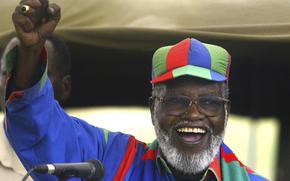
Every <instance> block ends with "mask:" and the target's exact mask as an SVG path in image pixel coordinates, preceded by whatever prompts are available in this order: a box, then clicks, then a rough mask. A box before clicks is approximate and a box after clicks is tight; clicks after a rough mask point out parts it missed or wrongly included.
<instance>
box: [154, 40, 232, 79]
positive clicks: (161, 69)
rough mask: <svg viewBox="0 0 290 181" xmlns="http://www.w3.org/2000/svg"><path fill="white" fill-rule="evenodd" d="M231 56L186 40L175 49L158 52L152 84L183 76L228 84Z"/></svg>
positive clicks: (155, 58)
mask: <svg viewBox="0 0 290 181" xmlns="http://www.w3.org/2000/svg"><path fill="white" fill-rule="evenodd" d="M230 64H231V56H230V54H229V53H228V52H227V51H226V50H225V49H224V48H222V47H220V46H217V45H211V44H206V43H202V42H200V41H198V40H196V39H193V38H191V39H190V38H187V39H185V40H183V41H181V42H179V43H177V44H175V45H173V46H165V47H161V48H159V49H158V50H156V51H155V53H154V55H153V60H152V81H151V83H153V84H155V83H160V82H164V81H167V80H170V79H174V78H177V77H180V76H185V75H189V76H195V77H199V78H203V79H207V80H212V81H216V82H222V81H227V80H228V78H229V69H230Z"/></svg>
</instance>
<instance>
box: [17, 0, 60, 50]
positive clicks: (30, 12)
mask: <svg viewBox="0 0 290 181" xmlns="http://www.w3.org/2000/svg"><path fill="white" fill-rule="evenodd" d="M12 20H13V23H14V26H15V30H16V33H17V37H18V38H19V40H20V43H21V46H23V47H26V48H32V47H35V46H36V47H43V45H44V42H45V40H46V38H47V37H48V36H49V35H50V34H51V33H52V32H53V31H54V29H55V27H56V25H57V23H58V22H59V20H60V7H59V6H58V5H56V4H49V2H48V1H47V0H22V1H21V2H20V3H19V5H18V6H17V7H16V8H15V11H14V13H13V15H12Z"/></svg>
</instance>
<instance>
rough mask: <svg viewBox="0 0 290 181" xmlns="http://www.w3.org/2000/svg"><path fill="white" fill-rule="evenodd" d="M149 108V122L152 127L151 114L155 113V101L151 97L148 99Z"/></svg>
mask: <svg viewBox="0 0 290 181" xmlns="http://www.w3.org/2000/svg"><path fill="white" fill-rule="evenodd" d="M149 108H150V113H151V121H152V124H153V125H154V121H153V114H154V113H155V111H154V110H155V100H154V98H153V97H150V98H149Z"/></svg>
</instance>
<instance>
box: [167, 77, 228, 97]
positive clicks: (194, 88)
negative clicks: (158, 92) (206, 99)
mask: <svg viewBox="0 0 290 181" xmlns="http://www.w3.org/2000/svg"><path fill="white" fill-rule="evenodd" d="M224 84H225V83H224V82H214V81H209V80H206V79H201V78H196V77H192V76H184V77H179V78H177V79H173V80H170V81H166V82H164V83H163V86H164V88H165V89H163V90H164V92H163V93H170V94H179V93H182V92H196V93H198V94H222V91H223V86H224Z"/></svg>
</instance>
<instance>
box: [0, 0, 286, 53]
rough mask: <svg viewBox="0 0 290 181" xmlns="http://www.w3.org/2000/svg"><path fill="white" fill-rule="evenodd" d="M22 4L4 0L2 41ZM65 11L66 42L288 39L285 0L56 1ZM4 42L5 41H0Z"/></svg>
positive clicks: (129, 44) (121, 44)
mask: <svg viewBox="0 0 290 181" xmlns="http://www.w3.org/2000/svg"><path fill="white" fill-rule="evenodd" d="M18 2H19V1H18V0H2V2H1V7H0V12H1V16H0V18H1V19H0V38H1V37H2V38H3V37H5V36H6V35H8V34H10V33H11V32H12V31H13V25H12V21H11V14H12V12H13V10H14V8H15V6H16V5H17V3H18ZM51 3H57V4H59V5H60V6H61V7H62V20H61V22H60V24H59V26H58V28H57V31H56V32H57V34H60V35H61V36H62V37H64V38H65V39H67V40H71V41H76V42H81V43H87V44H93V45H96V46H105V47H117V48H145V49H148V48H150V46H152V45H154V43H156V41H157V42H158V41H160V40H162V39H172V38H173V37H178V36H194V37H200V36H201V37H210V38H214V39H256V40H270V41H287V42H288V41H290V1H287V0H275V1H274V0H235V1H232V0H219V1H211V0H199V1H198V0H196V1H192V0H179V1H175V0H158V1H156V0H110V1H105V0H87V1H82V0H54V1H51ZM0 40H1V39H0Z"/></svg>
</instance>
